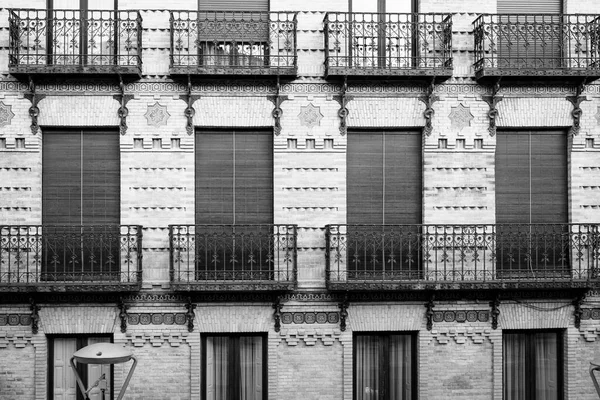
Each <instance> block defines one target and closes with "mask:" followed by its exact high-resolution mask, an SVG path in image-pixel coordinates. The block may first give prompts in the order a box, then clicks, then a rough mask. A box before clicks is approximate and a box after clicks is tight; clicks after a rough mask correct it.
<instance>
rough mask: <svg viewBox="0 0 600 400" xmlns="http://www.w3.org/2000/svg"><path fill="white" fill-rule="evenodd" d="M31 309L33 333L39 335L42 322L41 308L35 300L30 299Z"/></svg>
mask: <svg viewBox="0 0 600 400" xmlns="http://www.w3.org/2000/svg"><path fill="white" fill-rule="evenodd" d="M29 304H30V306H29V309H30V310H31V333H33V334H34V335H35V334H37V333H38V330H39V322H40V315H39V313H38V312H39V311H40V306H38V305H37V304H36V302H35V299H33V298H30V299H29Z"/></svg>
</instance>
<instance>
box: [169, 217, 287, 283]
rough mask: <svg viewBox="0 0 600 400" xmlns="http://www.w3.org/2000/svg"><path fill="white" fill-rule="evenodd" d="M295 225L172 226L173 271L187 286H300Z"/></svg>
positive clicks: (172, 279) (173, 280)
mask: <svg viewBox="0 0 600 400" xmlns="http://www.w3.org/2000/svg"><path fill="white" fill-rule="evenodd" d="M296 237H297V233H296V226H295V225H170V226H169V239H170V262H171V267H170V275H171V284H172V285H173V288H174V289H175V290H182V291H287V290H293V289H294V288H295V287H296V276H297V273H296Z"/></svg>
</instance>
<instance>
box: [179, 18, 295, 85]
mask: <svg viewBox="0 0 600 400" xmlns="http://www.w3.org/2000/svg"><path fill="white" fill-rule="evenodd" d="M296 24H297V23H296V13H293V12H250V11H235V12H234V11H211V12H208V11H172V12H171V21H170V27H171V67H170V73H171V74H173V75H177V74H183V75H188V74H189V75H259V76H260V75H273V76H277V75H291V76H293V75H296V72H297V63H296V58H297V54H296Z"/></svg>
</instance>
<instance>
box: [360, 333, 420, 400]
mask: <svg viewBox="0 0 600 400" xmlns="http://www.w3.org/2000/svg"><path fill="white" fill-rule="evenodd" d="M416 353H417V352H416V335H415V334H412V333H403V334H399V333H355V334H354V399H355V400H412V399H416V394H417V376H416V372H417V371H416Z"/></svg>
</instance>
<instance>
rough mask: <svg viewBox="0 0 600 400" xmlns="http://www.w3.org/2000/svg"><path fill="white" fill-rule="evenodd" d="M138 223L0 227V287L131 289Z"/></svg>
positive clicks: (137, 273)
mask: <svg viewBox="0 0 600 400" xmlns="http://www.w3.org/2000/svg"><path fill="white" fill-rule="evenodd" d="M141 283H142V228H141V226H138V225H122V226H107V225H83V226H54V225H3V226H0V291H38V292H46V291H61V292H62V291H71V292H80V291H103V292H107V291H111V292H122V291H135V290H139V289H140V288H141Z"/></svg>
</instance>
